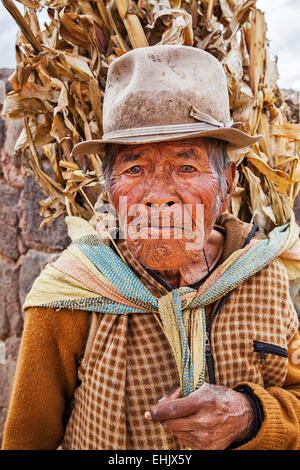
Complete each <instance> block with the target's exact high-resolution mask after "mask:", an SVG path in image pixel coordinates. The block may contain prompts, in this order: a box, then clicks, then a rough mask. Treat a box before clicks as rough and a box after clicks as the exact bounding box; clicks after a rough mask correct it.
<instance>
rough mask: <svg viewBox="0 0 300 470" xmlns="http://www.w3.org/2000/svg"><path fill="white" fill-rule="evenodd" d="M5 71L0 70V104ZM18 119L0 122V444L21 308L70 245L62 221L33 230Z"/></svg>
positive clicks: (32, 185)
mask: <svg viewBox="0 0 300 470" xmlns="http://www.w3.org/2000/svg"><path fill="white" fill-rule="evenodd" d="M11 72H12V71H11V70H7V69H4V70H3V69H2V70H0V103H1V100H2V101H3V97H4V95H5V92H7V91H8V90H9V83H8V81H7V77H8V76H9V75H10V74H11ZM22 128H23V122H22V120H17V121H9V120H5V121H4V120H0V201H1V204H0V441H1V437H2V431H3V425H4V421H5V418H6V415H7V408H8V403H9V396H10V391H11V385H12V380H13V376H14V373H15V366H16V360H17V354H18V349H19V345H20V336H21V333H22V327H23V318H24V317H23V312H22V305H23V302H24V299H25V296H26V294H27V292H28V291H29V290H30V288H31V285H32V283H33V281H34V279H35V278H36V277H37V276H38V275H39V273H40V271H41V269H42V268H43V267H44V266H45V264H46V263H48V262H49V261H50V260H52V259H54V258H56V257H57V255H58V254H59V253H61V251H62V250H63V249H64V248H65V247H66V246H67V245H68V244H69V243H70V239H69V237H68V234H67V229H66V225H65V222H64V220H63V218H62V217H60V218H59V219H57V220H56V221H55V222H53V224H51V225H50V226H46V227H45V228H43V229H39V226H40V223H41V221H42V217H40V216H39V201H40V200H41V199H44V198H45V196H44V195H43V193H42V192H41V190H40V189H39V186H38V184H37V183H36V181H35V180H34V179H33V178H32V176H30V175H28V174H26V173H25V171H24V168H23V167H21V165H20V164H19V162H17V161H16V160H15V159H14V157H13V149H14V145H15V142H16V140H17V138H18V136H19V134H20V132H21V130H22Z"/></svg>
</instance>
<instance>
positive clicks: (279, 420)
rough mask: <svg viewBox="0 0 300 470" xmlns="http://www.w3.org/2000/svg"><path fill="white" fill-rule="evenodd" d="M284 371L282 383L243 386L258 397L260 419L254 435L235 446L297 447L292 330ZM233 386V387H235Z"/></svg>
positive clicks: (299, 340)
mask: <svg viewBox="0 0 300 470" xmlns="http://www.w3.org/2000/svg"><path fill="white" fill-rule="evenodd" d="M288 361H289V362H288V372H287V376H286V379H285V383H284V385H283V386H282V387H269V388H263V387H262V386H261V385H257V384H254V383H250V382H241V383H239V384H238V385H237V387H247V389H248V390H250V393H253V394H254V395H255V396H256V397H257V398H258V399H259V401H260V404H261V406H262V411H263V421H262V424H261V427H260V429H259V431H258V433H257V434H256V436H255V437H254V438H253V439H252V440H250V441H249V442H247V443H246V444H243V445H242V446H240V447H237V448H236V449H238V450H300V336H299V333H298V332H296V334H295V335H294V337H293V338H292V340H291V341H290V343H289V346H288ZM235 388H236V387H235Z"/></svg>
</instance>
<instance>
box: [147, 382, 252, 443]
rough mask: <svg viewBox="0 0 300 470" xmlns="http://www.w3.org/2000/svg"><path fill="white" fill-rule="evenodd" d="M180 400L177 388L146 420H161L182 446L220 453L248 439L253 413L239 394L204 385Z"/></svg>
mask: <svg viewBox="0 0 300 470" xmlns="http://www.w3.org/2000/svg"><path fill="white" fill-rule="evenodd" d="M180 397H181V392H180V388H177V389H176V390H172V392H171V393H170V394H169V395H168V396H167V397H164V398H163V399H162V400H161V401H160V402H159V403H158V404H157V405H155V406H152V407H151V408H150V409H149V411H148V412H146V413H145V418H146V419H148V420H150V419H151V420H152V421H156V422H157V421H160V422H161V424H162V425H163V427H164V428H165V429H166V430H168V431H170V432H171V433H172V434H174V436H175V437H176V438H177V439H178V441H179V443H180V444H181V445H186V446H189V447H190V448H192V449H201V450H223V449H226V448H227V447H228V446H229V445H230V444H232V443H233V442H241V441H244V440H247V438H249V437H250V436H251V432H252V428H253V423H254V412H253V408H252V405H251V402H250V400H249V399H248V398H247V397H246V396H245V395H243V394H242V393H239V392H235V391H234V390H231V389H230V388H227V387H223V386H221V385H211V384H206V383H205V384H204V385H203V386H202V387H200V388H199V389H198V390H196V391H195V392H193V393H191V394H190V395H189V396H188V397H186V398H180Z"/></svg>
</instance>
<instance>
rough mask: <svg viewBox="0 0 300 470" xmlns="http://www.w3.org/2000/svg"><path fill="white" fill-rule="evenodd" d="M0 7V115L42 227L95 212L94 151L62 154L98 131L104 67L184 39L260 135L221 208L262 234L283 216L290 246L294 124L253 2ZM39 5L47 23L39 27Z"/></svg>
mask: <svg viewBox="0 0 300 470" xmlns="http://www.w3.org/2000/svg"><path fill="white" fill-rule="evenodd" d="M2 2H3V4H4V5H5V7H6V8H7V9H8V11H9V12H10V14H11V15H12V16H13V17H14V19H15V21H16V22H17V23H18V25H19V27H20V33H19V35H18V37H17V42H16V70H15V72H14V74H13V75H12V77H11V78H10V82H11V84H12V87H13V91H11V92H10V93H8V95H7V98H6V100H5V103H4V107H3V112H2V114H3V115H4V116H6V117H8V118H11V119H18V118H20V117H24V121H25V128H24V131H23V132H22V134H21V135H20V137H19V139H18V141H17V144H16V148H15V151H16V154H17V155H18V156H19V157H20V158H21V159H22V161H23V163H24V165H25V166H26V168H28V170H29V171H30V172H31V173H32V174H33V175H34V176H35V177H36V179H37V180H38V182H39V184H40V186H41V188H42V190H43V192H44V193H45V195H46V196H47V197H46V199H45V200H44V201H43V202H42V203H41V214H42V215H43V217H44V221H43V224H47V223H50V222H52V220H54V219H55V218H56V217H58V216H59V215H61V214H70V215H77V216H80V217H83V218H86V219H90V218H91V217H92V216H93V215H94V206H95V203H96V201H97V199H98V198H99V196H100V195H101V194H102V190H103V179H102V167H101V157H103V155H91V156H89V157H85V156H83V157H78V158H74V159H72V157H71V150H72V148H73V146H74V145H75V144H76V143H78V142H80V141H82V140H85V139H95V138H98V139H99V138H101V136H102V109H101V108H102V106H101V102H102V99H103V94H104V88H105V80H106V75H107V70H108V67H109V64H110V63H111V62H112V61H113V60H114V59H115V58H117V57H119V56H121V55H122V54H124V53H125V52H127V51H128V50H130V49H131V48H135V47H144V46H147V45H154V44H183V45H189V46H194V47H198V48H201V49H204V50H206V51H208V52H210V53H211V54H213V55H215V56H216V57H217V58H218V60H219V61H220V62H221V63H222V65H223V67H224V70H225V72H226V77H227V82H228V90H229V96H230V107H231V113H232V117H233V119H234V120H235V121H236V122H240V123H241V124H240V125H241V128H242V129H243V130H244V131H245V132H248V133H250V134H252V135H254V134H256V133H258V132H259V133H262V134H263V135H264V136H265V138H264V140H263V141H261V142H259V143H258V144H256V145H255V146H253V147H252V148H249V149H248V150H247V151H246V152H245V151H244V152H243V153H241V152H236V153H235V154H233V155H232V157H234V158H235V160H236V162H237V164H238V173H237V178H236V186H235V191H234V193H233V196H232V200H231V206H230V210H231V211H232V213H233V214H234V215H235V216H238V217H240V218H241V219H242V220H245V221H247V222H250V221H254V222H256V223H257V224H258V225H259V226H260V229H261V230H262V231H264V232H266V233H267V232H268V231H270V230H271V229H272V228H273V227H274V225H278V224H283V223H285V222H286V221H289V220H291V221H292V226H293V227H294V229H293V231H292V236H291V239H290V243H292V242H295V241H297V240H298V231H297V228H296V226H295V224H294V217H293V203H294V200H295V198H296V197H297V194H298V192H299V189H300V163H299V149H300V125H299V124H295V123H291V122H288V119H287V115H286V106H285V104H284V102H283V99H282V97H281V93H280V90H279V88H278V85H277V79H278V72H277V65H276V61H275V60H273V59H271V56H270V52H269V47H268V41H267V38H266V31H267V28H266V23H265V18H264V14H263V13H262V12H261V11H260V10H258V9H257V8H256V0H202V1H199V2H198V1H196V0H182V1H181V0H148V1H147V0H107V1H105V0H97V1H96V0H95V1H92V0H79V1H75V0H43V1H42V0H19V3H21V4H23V7H24V14H23V15H22V14H20V12H19V10H18V9H17V8H16V5H15V3H14V1H13V0H2ZM41 10H44V11H47V12H48V16H49V20H48V21H47V22H46V23H45V24H44V25H43V26H40V25H39V22H38V17H39V12H40V11H41ZM39 147H41V148H42V150H43V155H44V157H43V158H40V157H39V155H40V153H41V152H40V153H38V148H39ZM45 160H47V161H48V162H50V164H51V167H52V170H53V175H52V176H49V175H48V173H47V172H46V171H45V170H44V167H43V164H44V163H43V162H44V161H45ZM295 246H296V245H295ZM291 253H292V254H291ZM287 256H290V257H289V259H288V261H287V262H286V265H289V267H288V266H287V267H288V270H289V274H290V277H291V278H295V277H299V276H300V269H299V266H300V260H297V259H295V258H297V256H296V254H295V250H294V252H293V250H292V251H290V253H289V254H288V255H287ZM291 256H294V258H291Z"/></svg>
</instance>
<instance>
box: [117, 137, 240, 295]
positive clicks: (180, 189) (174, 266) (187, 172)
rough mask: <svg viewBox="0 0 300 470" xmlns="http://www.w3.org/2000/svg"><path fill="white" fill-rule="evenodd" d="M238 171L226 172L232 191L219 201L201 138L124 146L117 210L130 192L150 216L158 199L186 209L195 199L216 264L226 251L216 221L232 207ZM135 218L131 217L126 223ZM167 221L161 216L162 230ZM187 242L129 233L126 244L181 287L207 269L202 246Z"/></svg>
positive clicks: (211, 259)
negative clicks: (189, 246)
mask: <svg viewBox="0 0 300 470" xmlns="http://www.w3.org/2000/svg"><path fill="white" fill-rule="evenodd" d="M134 156H136V157H135V158H134ZM128 160H129V161H128ZM234 174H235V167H234V165H233V164H232V165H230V166H229V168H228V170H227V175H226V176H227V180H228V192H227V193H226V195H225V196H224V197H223V199H222V200H220V197H219V191H220V187H219V178H218V174H217V172H216V170H215V169H214V168H213V167H212V165H211V163H210V162H209V159H208V156H207V152H206V148H205V145H204V143H203V140H202V139H193V140H189V141H181V142H177V143H174V142H173V143H166V142H162V143H158V144H145V145H134V146H133V145H130V146H124V147H123V148H121V150H120V152H119V153H118V155H117V158H116V162H115V165H114V170H113V175H112V181H111V185H110V191H109V197H110V200H111V202H112V204H113V205H114V207H115V208H116V209H117V211H118V208H119V204H118V202H119V198H120V197H121V196H123V197H124V196H127V201H128V206H129V207H130V206H131V205H134V204H143V205H144V207H145V208H147V210H148V213H149V217H150V209H151V205H154V204H155V205H160V206H161V205H165V207H166V209H167V210H169V209H170V206H172V205H173V206H174V207H175V206H176V205H177V206H180V207H182V208H183V206H184V204H191V205H192V206H193V217H194V214H195V208H196V204H203V205H204V247H205V251H206V255H207V257H208V262H209V265H210V266H212V265H213V264H214V263H215V262H216V261H217V260H218V258H219V257H220V256H221V253H222V249H223V243H224V240H223V237H222V235H221V234H220V233H219V232H217V231H216V230H213V225H214V223H215V220H216V218H217V215H218V213H219V212H222V211H224V210H225V209H226V208H227V206H228V202H229V197H230V193H231V190H232V181H233V178H234ZM162 218H163V215H162ZM132 219H133V217H130V216H128V217H127V223H128V224H130V222H132ZM162 225H163V222H162V220H160V233H161V231H162V230H163V229H162V228H161V227H162ZM129 235H130V234H129ZM187 241H190V240H187V239H185V237H183V238H182V239H181V240H177V239H174V237H173V238H172V236H171V239H170V240H163V239H158V240H157V239H156V240H155V239H154V240H153V239H147V240H142V239H138V240H136V239H133V238H130V236H129V237H128V238H127V246H128V248H129V250H130V251H131V253H132V254H133V256H134V257H135V258H136V259H137V260H138V261H140V262H141V263H142V264H143V265H145V266H147V267H149V268H151V269H156V270H158V271H160V272H161V273H162V275H163V277H164V278H165V279H166V280H167V281H168V282H170V284H171V285H172V286H174V287H178V286H183V285H187V284H192V283H193V282H196V281H198V280H199V279H201V277H203V276H204V275H205V274H207V267H206V264H205V260H204V258H203V253H202V246H200V247H198V249H193V250H186V242H187Z"/></svg>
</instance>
